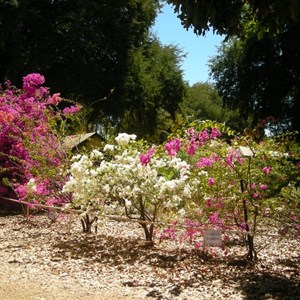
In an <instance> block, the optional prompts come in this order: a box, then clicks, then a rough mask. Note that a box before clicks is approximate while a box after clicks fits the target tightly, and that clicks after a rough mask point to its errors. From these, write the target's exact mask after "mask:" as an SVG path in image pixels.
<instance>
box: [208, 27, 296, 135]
mask: <svg viewBox="0 0 300 300" xmlns="http://www.w3.org/2000/svg"><path fill="white" fill-rule="evenodd" d="M298 29H299V28H298ZM298 29H296V28H289V27H286V29H285V30H283V31H282V32H281V33H280V34H278V35H277V36H276V37H273V38H272V39H270V38H268V37H266V36H265V37H263V38H258V37H256V36H251V38H248V39H247V40H245V41H241V40H238V39H232V40H230V41H228V42H224V43H223V45H222V46H221V47H220V48H219V53H218V55H217V56H216V57H214V58H213V59H211V61H210V69H211V75H212V78H213V79H214V81H215V84H216V88H217V90H218V91H219V93H220V95H221V96H222V99H223V101H224V103H225V104H226V105H227V106H229V107H232V108H233V109H237V108H238V109H239V110H240V113H241V117H242V119H249V122H250V124H251V126H252V127H253V126H255V125H256V124H257V123H258V122H259V121H260V120H262V119H266V118H267V117H268V116H274V117H275V119H276V126H273V128H272V130H275V131H277V133H282V132H285V131H288V130H290V131H293V130H297V131H298V132H300V123H299V118H298V111H299V105H300V91H299V84H300V77H299V70H300V61H299V57H298V54H297V53H299V46H298V45H299V44H300V41H298V36H299V35H297V34H296V33H297V32H298Z"/></svg>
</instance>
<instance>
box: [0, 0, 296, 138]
mask: <svg viewBox="0 0 300 300" xmlns="http://www.w3.org/2000/svg"><path fill="white" fill-rule="evenodd" d="M165 2H167V3H169V4H173V5H174V12H175V13H177V14H178V17H179V18H180V19H181V21H182V25H183V26H184V27H185V28H190V27H192V28H193V29H194V31H195V33H196V34H198V35H205V33H206V32H207V31H208V30H210V29H211V30H213V31H214V32H216V33H218V34H223V35H224V37H226V39H225V41H224V43H223V45H222V46H221V47H220V49H219V52H218V55H217V56H216V57H214V58H213V59H212V60H211V61H210V70H211V76H212V79H213V80H214V83H213V84H210V83H198V84H196V85H194V86H192V87H190V86H188V85H187V84H186V83H185V82H184V80H183V76H182V75H183V72H182V70H181V59H182V58H183V54H182V52H181V51H180V49H178V48H177V47H176V46H174V45H167V46H166V45H162V44H161V43H160V41H159V40H158V39H157V38H156V37H155V36H153V35H152V34H151V26H152V25H153V23H154V22H155V18H156V15H157V13H158V11H159V7H160V5H161V4H162V3H165ZM299 19H300V5H299V1H297V0H286V1H279V0H270V1H257V0H247V1H242V0H237V1H234V2H232V1H229V0H228V1H227V0H226V1H214V2H210V1H204V0H201V1H199V0H198V1H195V0H176V1H175V0H168V1H159V0H110V1H108V0H102V1H96V0H85V1H83V0H72V1H71V0H1V1H0V82H4V81H5V80H6V79H9V80H11V81H12V82H14V83H18V82H21V79H22V77H23V76H25V75H27V74H28V73H32V72H39V73H41V74H43V75H45V77H46V85H48V86H49V87H51V90H52V91H60V92H61V93H62V96H63V97H65V98H72V99H75V100H77V101H79V102H81V103H82V104H84V106H85V107H86V108H87V111H88V115H87V119H86V120H85V122H86V124H88V126H89V129H90V130H91V129H93V130H95V129H96V130H98V131H100V132H102V133H103V135H105V134H106V133H107V132H109V129H116V130H122V131H127V132H129V133H131V132H135V133H137V134H138V135H139V136H140V137H146V138H148V139H152V140H162V139H165V138H166V136H167V135H168V133H169V132H170V131H171V130H172V128H176V126H178V125H180V124H181V123H183V122H187V121H189V120H193V119H196V118H200V119H214V120H216V121H219V122H226V123H227V124H228V125H230V126H232V127H233V128H235V129H237V130H241V129H242V128H244V127H247V126H248V127H250V128H251V127H254V126H255V125H256V124H257V122H258V121H259V120H260V119H266V118H267V117H268V116H270V115H272V116H274V117H275V118H276V120H277V123H276V124H275V125H274V126H273V127H272V128H271V127H270V129H272V130H276V131H277V132H278V131H279V132H282V131H285V130H298V132H299V131H300V125H299V122H300V121H299V118H298V112H299V111H300V108H299V103H300V100H299V86H300V74H299V69H300V58H299V53H300V51H299V50H300V49H299V44H300V43H299V38H300V35H299Z"/></svg>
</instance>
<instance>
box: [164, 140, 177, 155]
mask: <svg viewBox="0 0 300 300" xmlns="http://www.w3.org/2000/svg"><path fill="white" fill-rule="evenodd" d="M180 148H181V142H180V139H178V138H176V139H173V140H169V141H168V142H167V143H166V145H165V150H166V151H167V153H168V155H170V156H175V155H176V154H177V152H178V151H179V150H180Z"/></svg>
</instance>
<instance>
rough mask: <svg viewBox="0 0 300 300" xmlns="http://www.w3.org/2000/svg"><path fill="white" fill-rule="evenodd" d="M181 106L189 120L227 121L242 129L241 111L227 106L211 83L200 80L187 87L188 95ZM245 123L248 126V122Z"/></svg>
mask: <svg viewBox="0 0 300 300" xmlns="http://www.w3.org/2000/svg"><path fill="white" fill-rule="evenodd" d="M180 107H181V111H182V113H183V115H184V116H185V118H186V119H187V121H188V122H192V121H194V120H212V121H217V122H219V123H226V125H227V126H229V127H231V128H233V129H236V130H240V129H241V126H240V125H241V124H240V122H237V117H238V115H239V111H238V110H232V109H229V108H227V107H225V106H224V105H223V101H222V98H221V97H220V95H219V93H218V91H217V89H216V87H215V86H214V85H213V84H211V83H207V82H205V83H204V82H199V83H196V84H194V85H193V86H191V87H190V86H189V87H187V91H186V96H185V98H184V100H183V102H182V103H181V104H180ZM238 123H239V124H238ZM243 125H245V126H246V122H245V123H244V124H243Z"/></svg>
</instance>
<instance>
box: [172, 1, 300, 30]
mask: <svg viewBox="0 0 300 300" xmlns="http://www.w3.org/2000/svg"><path fill="white" fill-rule="evenodd" d="M166 2H167V3H169V4H173V5H174V11H175V12H176V13H177V14H178V17H179V18H180V19H181V22H182V25H183V26H184V27H185V28H187V29H188V28H190V27H193V28H194V31H195V32H196V33H197V34H203V35H204V34H205V33H206V32H207V31H209V30H210V29H211V28H212V29H213V30H214V31H216V32H217V33H220V34H226V35H236V34H238V35H239V34H241V33H242V31H243V28H242V26H241V23H242V22H243V21H244V20H248V19H252V20H253V21H254V23H255V24H257V25H258V26H259V27H260V28H261V29H263V30H265V31H266V32H268V33H269V34H276V33H277V31H278V28H282V26H284V25H285V24H287V23H291V22H294V23H299V21H300V2H299V1H298V0H284V1H283V0H266V1H261V0H234V1H232V0H216V1H207V0H166Z"/></svg>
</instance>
